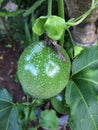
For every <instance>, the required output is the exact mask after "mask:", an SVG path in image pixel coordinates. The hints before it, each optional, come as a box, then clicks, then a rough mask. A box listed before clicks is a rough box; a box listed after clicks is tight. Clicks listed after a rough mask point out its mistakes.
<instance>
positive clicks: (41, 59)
mask: <svg viewBox="0 0 98 130" xmlns="http://www.w3.org/2000/svg"><path fill="white" fill-rule="evenodd" d="M60 51H61V52H62V54H63V55H64V57H65V59H66V62H64V61H63V60H62V58H61V57H60V56H59V55H58V53H57V52H56V51H55V50H54V49H52V48H50V47H48V46H47V45H45V43H44V41H41V42H38V43H33V44H32V45H29V46H28V47H27V48H26V49H25V50H24V51H23V53H22V54H21V56H20V58H19V61H18V76H19V80H20V83H21V85H22V87H23V90H24V92H25V93H26V94H28V95H30V96H32V97H34V98H38V99H48V98H51V97H53V96H55V95H57V94H58V93H60V92H61V91H62V90H63V89H64V88H65V86H66V84H67V82H68V80H69V74H70V59H69V56H68V55H67V53H66V51H65V50H64V49H63V48H60Z"/></svg>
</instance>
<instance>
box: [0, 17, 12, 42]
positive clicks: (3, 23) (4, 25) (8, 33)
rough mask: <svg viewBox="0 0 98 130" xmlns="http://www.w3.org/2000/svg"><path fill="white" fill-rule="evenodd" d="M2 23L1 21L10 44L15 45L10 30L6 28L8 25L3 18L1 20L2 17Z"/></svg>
mask: <svg viewBox="0 0 98 130" xmlns="http://www.w3.org/2000/svg"><path fill="white" fill-rule="evenodd" d="M0 21H1V23H2V25H3V27H4V31H5V33H6V35H7V38H8V41H9V43H10V44H12V43H13V40H12V38H11V36H10V32H9V30H8V29H7V26H6V24H5V21H4V20H3V18H1V17H0Z"/></svg>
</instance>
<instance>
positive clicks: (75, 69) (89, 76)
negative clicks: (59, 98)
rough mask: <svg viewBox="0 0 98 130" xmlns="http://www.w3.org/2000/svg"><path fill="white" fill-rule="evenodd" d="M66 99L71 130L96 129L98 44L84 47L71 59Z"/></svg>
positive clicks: (97, 115) (97, 111) (97, 120)
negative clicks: (69, 111)
mask: <svg viewBox="0 0 98 130" xmlns="http://www.w3.org/2000/svg"><path fill="white" fill-rule="evenodd" d="M66 101H67V104H69V106H70V109H71V113H70V119H69V120H70V121H69V123H70V126H71V130H98V46H89V47H87V48H85V49H84V50H83V51H82V52H81V53H80V54H79V55H78V56H77V57H76V58H75V60H74V61H73V64H72V80H70V81H69V83H68V85H67V87H66Z"/></svg>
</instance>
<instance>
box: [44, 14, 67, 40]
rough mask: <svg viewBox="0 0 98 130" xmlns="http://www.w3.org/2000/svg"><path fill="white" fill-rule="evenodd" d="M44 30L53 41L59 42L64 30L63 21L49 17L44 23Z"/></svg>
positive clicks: (56, 17)
mask: <svg viewBox="0 0 98 130" xmlns="http://www.w3.org/2000/svg"><path fill="white" fill-rule="evenodd" d="M45 30H46V32H47V34H48V36H49V37H50V38H51V39H53V40H59V39H60V38H61V37H62V34H63V33H64V30H65V20H64V19H63V18H61V17H58V16H50V17H49V18H48V19H47V21H46V23H45Z"/></svg>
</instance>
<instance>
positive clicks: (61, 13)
mask: <svg viewBox="0 0 98 130" xmlns="http://www.w3.org/2000/svg"><path fill="white" fill-rule="evenodd" d="M58 15H59V16H60V17H61V18H63V19H65V15H64V0H58ZM64 33H65V31H64V32H63V35H62V37H61V39H60V40H59V42H60V45H61V46H62V47H63V46H64Z"/></svg>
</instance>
